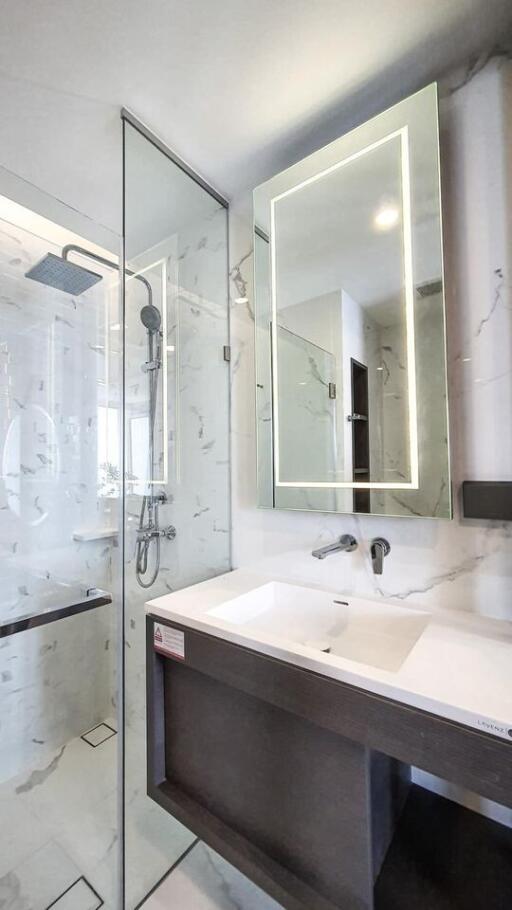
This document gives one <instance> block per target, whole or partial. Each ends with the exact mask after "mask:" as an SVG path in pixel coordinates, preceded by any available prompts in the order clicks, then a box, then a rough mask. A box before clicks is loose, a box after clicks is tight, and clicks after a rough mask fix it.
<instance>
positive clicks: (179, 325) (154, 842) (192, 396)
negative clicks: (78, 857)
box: [123, 112, 230, 907]
mask: <svg viewBox="0 0 512 910" xmlns="http://www.w3.org/2000/svg"><path fill="white" fill-rule="evenodd" d="M123 130H124V188H125V196H124V255H125V271H124V274H125V278H124V285H125V294H124V301H125V313H124V335H125V339H124V350H125V369H124V430H125V432H124V437H125V450H124V457H125V469H124V475H125V478H126V482H125V490H124V646H125V647H124V662H125V672H124V680H125V685H124V693H123V694H124V700H123V704H124V731H125V780H124V786H125V797H124V818H125V888H126V905H127V906H128V907H134V906H136V905H137V903H138V902H140V901H141V900H142V899H143V897H144V895H145V894H147V893H148V891H149V890H150V889H151V888H152V887H153V886H154V884H155V883H156V882H157V881H158V880H159V879H160V878H161V877H162V876H164V875H165V874H166V872H167V871H168V870H169V868H170V867H171V866H172V865H173V864H174V863H175V862H176V860H177V859H178V858H179V856H180V855H182V853H183V852H184V851H185V850H187V849H188V848H189V847H190V846H191V844H192V843H193V841H194V837H193V835H192V834H191V833H190V832H189V831H187V830H186V829H185V828H183V826H182V825H180V824H179V822H177V821H175V820H174V819H173V818H171V816H169V815H167V814H166V813H165V812H164V811H163V810H162V809H161V808H160V807H159V806H157V805H156V803H153V802H152V801H151V800H150V799H149V797H148V796H147V795H146V738H145V732H146V701H145V695H146V690H145V642H146V639H145V616H144V604H145V602H146V601H147V600H150V599H153V598H155V597H159V596H161V595H164V594H169V592H172V591H175V590H178V589H180V588H183V587H185V586H187V585H190V584H194V583H195V582H198V581H201V580H203V579H206V578H210V577H212V576H214V575H218V574H220V573H222V572H226V571H228V570H229V568H230V476H229V366H228V362H227V360H226V356H225V352H226V346H227V345H228V343H229V326H228V287H227V275H228V268H227V255H228V249H227V228H228V225H227V215H228V212H227V205H226V202H225V200H223V199H222V198H221V197H220V196H219V195H218V194H217V193H215V192H214V191H213V190H212V189H211V188H210V187H208V186H207V185H206V184H205V183H204V181H202V180H201V179H200V178H199V177H198V176H197V175H195V174H193V173H192V172H191V171H190V170H189V169H188V168H187V166H186V165H185V164H184V163H183V162H182V161H180V160H179V159H178V158H176V156H174V155H172V153H170V152H169V150H168V149H166V148H165V147H164V146H163V145H162V144H161V143H160V142H159V141H158V140H156V139H155V137H154V136H153V135H152V134H151V133H149V131H148V130H147V129H146V128H145V127H144V126H143V125H142V124H141V123H140V122H139V121H138V120H137V119H136V118H135V117H133V116H132V115H131V114H129V113H128V112H123ZM140 278H144V279H145V280H146V281H147V282H148V283H149V285H150V288H151V295H150V296H148V287H147V285H145V284H144V283H142V282H141V281H140V280H137V279H140Z"/></svg>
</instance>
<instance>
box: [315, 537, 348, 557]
mask: <svg viewBox="0 0 512 910" xmlns="http://www.w3.org/2000/svg"><path fill="white" fill-rule="evenodd" d="M356 549H357V540H356V539H355V537H353V536H352V534H342V535H341V537H340V538H339V540H336V541H335V542H334V543H329V544H327V546H325V547H319V549H318V550H313V552H312V553H311V555H312V556H314V557H315V559H325V557H326V556H330V554H331V553H339V552H340V551H343V550H344V551H345V552H346V553H352V551H353V550H356Z"/></svg>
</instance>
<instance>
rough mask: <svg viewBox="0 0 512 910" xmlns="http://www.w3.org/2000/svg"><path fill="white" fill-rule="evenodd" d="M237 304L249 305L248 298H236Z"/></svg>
mask: <svg viewBox="0 0 512 910" xmlns="http://www.w3.org/2000/svg"><path fill="white" fill-rule="evenodd" d="M235 303H249V298H248V297H235Z"/></svg>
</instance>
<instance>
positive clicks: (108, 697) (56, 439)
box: [0, 222, 115, 780]
mask: <svg viewBox="0 0 512 910" xmlns="http://www.w3.org/2000/svg"><path fill="white" fill-rule="evenodd" d="M49 251H51V252H53V253H56V254H58V253H59V252H60V248H58V247H57V246H56V245H55V244H53V243H51V242H48V240H47V239H46V238H43V237H39V236H36V235H35V234H32V233H30V232H29V231H27V230H25V229H21V228H19V227H15V226H13V225H12V224H9V223H8V222H0V316H1V323H2V328H1V332H0V475H1V476H0V585H1V588H2V591H1V596H0V610H1V612H2V618H4V619H13V618H15V617H16V616H19V615H26V614H30V613H31V612H35V613H37V612H39V611H40V610H42V609H44V608H45V607H47V606H48V605H50V604H52V605H53V604H55V603H56V602H58V603H64V602H73V600H75V599H76V598H77V597H79V596H82V595H83V593H84V592H85V591H86V590H87V588H89V587H103V588H106V589H109V590H111V589H112V585H113V582H114V579H113V575H112V554H113V551H114V543H115V542H114V541H113V540H112V539H107V540H100V541H94V540H93V541H90V542H78V541H75V540H74V539H73V532H74V531H77V530H79V529H81V528H83V527H93V526H96V527H97V526H99V525H102V524H104V523H105V521H106V513H107V509H108V508H110V502H109V501H108V500H106V499H105V498H104V497H102V496H100V495H99V491H98V444H99V426H98V413H99V411H98V408H99V406H100V405H102V404H105V395H107V394H108V387H107V381H108V380H109V381H110V384H111V385H112V384H113V383H114V382H115V377H114V375H113V373H112V370H110V374H109V364H108V350H107V347H106V323H107V316H108V309H107V307H108V303H109V300H110V297H109V294H110V291H109V284H108V283H107V274H106V273H105V280H104V281H102V282H100V283H99V284H98V285H96V286H95V287H94V288H91V289H90V290H89V291H87V292H86V293H85V294H84V295H82V296H80V297H77V298H73V297H70V296H69V295H68V294H64V293H62V292H59V291H56V290H54V289H52V288H50V287H48V286H45V285H43V284H41V283H38V282H36V281H32V280H30V279H28V278H26V277H25V273H26V271H27V270H28V269H29V268H30V267H31V266H32V265H34V264H35V263H36V262H38V261H39V260H40V259H41V258H42V257H43V256H44V255H46V253H47V252H49ZM87 264H88V265H90V263H89V262H88V263H87ZM111 520H112V517H111V516H110V517H109V521H110V522H111ZM113 629H114V608H106V607H104V608H101V609H99V610H97V611H94V612H93V613H88V614H83V615H81V616H76V617H73V618H70V619H67V620H63V621H61V622H59V623H57V624H52V625H50V626H46V627H44V628H40V629H34V630H30V631H27V632H24V633H21V634H19V635H16V636H14V637H9V638H6V639H2V641H1V643H0V706H1V707H0V780H5V779H6V778H8V777H10V776H12V775H13V774H15V773H17V772H19V771H20V770H22V769H23V768H29V767H31V766H32V765H33V764H34V763H36V764H37V763H38V762H40V761H43V760H44V758H45V756H47V755H51V753H52V751H53V750H54V749H55V747H58V746H61V745H63V744H64V743H66V742H67V741H68V740H69V739H70V738H71V737H73V736H74V735H76V734H79V733H81V732H82V731H83V730H85V729H87V728H89V727H91V726H93V725H94V724H95V723H96V722H97V721H98V720H101V719H103V718H104V717H105V716H106V715H107V714H110V713H111V711H112V699H113V687H114V677H113V673H114V662H113V660H112V657H113V654H114V650H113V649H112V650H111V644H112V640H113Z"/></svg>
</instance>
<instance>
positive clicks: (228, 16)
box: [0, 0, 512, 222]
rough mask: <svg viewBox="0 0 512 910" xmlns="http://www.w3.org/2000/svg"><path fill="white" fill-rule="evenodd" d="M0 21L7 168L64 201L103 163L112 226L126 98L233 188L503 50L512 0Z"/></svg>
mask: <svg viewBox="0 0 512 910" xmlns="http://www.w3.org/2000/svg"><path fill="white" fill-rule="evenodd" d="M0 22H1V28H0V118H1V120H0V122H1V124H2V132H3V140H2V142H3V149H4V150H3V152H2V156H1V158H0V163H2V164H4V165H5V166H6V167H8V168H11V169H12V170H16V169H17V168H18V169H19V171H20V172H21V174H22V176H24V177H26V179H29V180H32V181H33V182H35V183H38V182H43V181H45V182H46V186H45V189H47V190H48V191H49V192H55V193H57V192H60V195H61V198H65V199H66V201H68V202H69V203H70V204H72V205H79V204H80V202H81V196H80V194H82V196H85V197H87V194H88V195H89V197H91V198H92V196H93V195H94V193H95V192H96V193H97V192H98V187H99V183H98V172H101V173H102V176H103V181H104V182H103V190H102V198H101V199H98V200H97V205H96V208H94V207H93V206H91V213H92V214H93V215H94V217H97V218H98V220H103V221H104V222H106V221H108V220H109V219H110V221H112V218H111V210H112V207H113V206H114V202H115V203H116V204H117V202H118V193H119V182H118V175H117V172H116V171H115V166H114V153H113V149H114V146H115V144H116V143H117V141H118V108H119V107H121V106H122V105H125V106H127V107H129V108H130V109H132V110H133V111H134V112H135V113H136V114H137V115H138V116H139V117H140V118H141V119H142V120H144V121H145V122H146V123H147V124H148V125H149V126H150V127H151V128H152V129H154V130H155V131H156V132H158V133H159V134H160V136H161V137H162V138H163V139H164V140H165V141H166V142H167V143H168V144H169V145H171V146H172V147H173V148H174V149H175V150H176V151H177V152H178V153H179V154H180V155H182V156H183V157H184V158H185V159H186V160H187V161H189V162H190V164H191V165H192V166H193V167H195V168H196V169H197V170H198V171H199V172H200V173H202V174H203V175H204V176H205V177H206V178H207V179H208V180H209V181H210V182H211V183H212V184H213V185H215V186H216V187H217V188H218V189H219V190H220V191H221V192H222V193H224V194H225V195H227V196H229V197H233V196H235V195H237V194H238V193H240V192H241V191H243V190H245V189H247V188H249V187H253V186H255V185H256V184H258V183H259V182H261V181H262V180H263V179H265V178H267V177H268V176H270V175H271V174H273V173H275V172H276V171H279V170H281V169H282V168H283V167H285V166H287V165H288V164H290V163H291V162H292V161H294V160H296V159H298V158H300V157H302V155H304V154H306V153H308V152H310V151H312V150H313V149H315V148H317V147H318V146H319V145H320V144H323V143H324V142H327V141H329V140H331V139H333V138H335V137H336V136H338V135H339V134H340V133H341V132H344V131H346V130H347V129H349V128H350V127H351V126H353V125H355V123H357V122H360V121H361V120H363V119H366V118H367V117H368V116H370V115H371V114H373V113H376V112H378V111H379V110H382V109H383V108H384V107H386V106H388V105H389V104H391V103H394V102H395V101H396V100H398V99H399V98H401V97H403V96H405V95H407V94H409V93H410V92H411V91H413V90H415V89H417V88H418V87H420V86H422V85H424V84H426V83H427V82H429V81H430V80H431V79H432V78H435V77H438V76H440V75H442V74H443V73H444V72H446V71H447V70H449V69H451V68H452V67H454V66H456V65H459V64H462V63H463V62H464V61H466V60H467V59H468V57H470V56H471V55H473V54H475V53H477V52H481V51H482V50H485V49H487V48H490V47H491V46H492V45H495V44H496V43H502V42H503V40H504V36H506V35H507V34H511V32H512V3H511V2H510V0H350V2H349V0H179V2H178V0H108V2H107V0H87V2H85V0H38V2H37V3H35V2H34V0H0ZM107 146H108V147H109V149H110V158H108V160H107V157H106V155H105V149H106V148H107ZM116 148H117V146H116ZM50 159H51V160H50ZM52 168H53V170H52ZM108 206H110V209H108ZM109 212H110V214H109Z"/></svg>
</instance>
